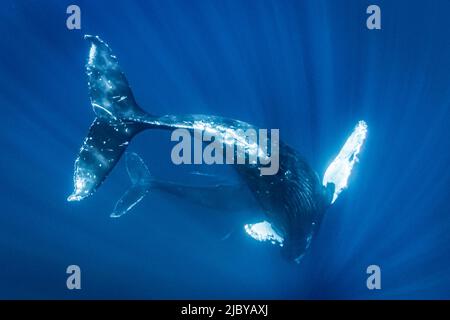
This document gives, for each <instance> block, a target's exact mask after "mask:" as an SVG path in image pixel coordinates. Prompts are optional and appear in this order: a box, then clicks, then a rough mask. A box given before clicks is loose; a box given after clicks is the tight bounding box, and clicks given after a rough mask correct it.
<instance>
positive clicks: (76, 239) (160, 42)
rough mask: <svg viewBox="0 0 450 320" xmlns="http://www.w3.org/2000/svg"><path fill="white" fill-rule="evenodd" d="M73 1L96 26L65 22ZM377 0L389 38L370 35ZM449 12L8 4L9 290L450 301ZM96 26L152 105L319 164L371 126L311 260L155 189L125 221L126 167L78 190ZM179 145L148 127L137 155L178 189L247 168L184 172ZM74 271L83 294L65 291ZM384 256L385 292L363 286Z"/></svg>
mask: <svg viewBox="0 0 450 320" xmlns="http://www.w3.org/2000/svg"><path fill="white" fill-rule="evenodd" d="M70 4H77V5H78V6H80V8H81V30H68V29H67V28H66V18H67V17H68V15H67V14H66V8H67V6H68V5H70ZM370 4H377V5H378V6H380V8H381V19H382V20H381V21H382V22H381V23H382V29H381V30H368V29H367V27H366V19H367V17H368V15H367V14H366V8H367V7H368V6H369V5H370ZM449 12H450V1H447V0H434V1H412V0H407V1H406V0H404V1H403V0H396V1H387V0H374V1H363V0H361V1H360V0H342V1H336V0H328V1H327V0H311V1H306V0H295V1H284V0H277V1H269V0H259V1H257V0H244V1H237V0H229V1H223V0H214V1H207V0H204V1H197V0H195V1H181V0H180V1H82V0H76V1H60V0H58V1H31V0H28V1H26V0H23V1H11V0H5V1H2V3H1V5H0V30H1V31H0V32H1V35H2V37H1V42H0V106H1V111H2V112H1V114H2V122H1V126H0V143H1V148H2V149H1V156H0V181H1V183H0V200H1V201H0V203H1V209H0V298H2V299H12V298H31V299H48V298H56V299H79V298H83V299H94V298H97V299H98V298H100V299H103V298H113V299H165V298H169V299H182V298H187V299H189V298H194V299H196V298H203V299H213V298H214V299H215V298H236V299H240V298H245V299H252V298H253V299H379V298H384V299H399V298H401V299H417V298H425V299H429V298H438V299H439V298H447V299H448V298H450V251H449V249H450V232H449V231H450V204H449V196H450V194H449V183H450V175H449V162H450V161H449V160H450V142H449V129H448V128H449V127H448V126H449V121H450V112H449V106H450V89H449V87H450V59H449V57H450V24H449V19H448V15H449ZM84 34H94V35H99V36H100V37H101V38H102V39H103V40H105V41H106V42H107V43H108V44H109V45H110V46H111V48H112V49H113V51H114V53H115V55H117V57H118V59H119V63H120V65H121V67H122V69H123V70H124V72H125V74H126V75H127V78H128V81H129V82H130V84H131V86H132V89H133V92H134V95H135V97H136V100H137V101H138V103H139V104H140V105H141V106H142V107H143V108H144V109H145V110H147V111H148V112H150V113H152V114H157V115H162V114H188V113H202V114H215V115H220V116H226V117H230V118H236V119H239V120H243V121H246V122H249V123H252V124H255V125H257V126H259V127H262V128H279V129H280V135H281V139H282V140H284V141H285V142H287V143H288V144H290V145H291V146H292V147H294V148H295V149H297V150H298V151H299V152H300V153H301V154H302V155H303V156H304V157H305V158H306V159H307V160H308V162H309V163H310V164H311V166H312V167H313V168H314V169H315V170H316V171H317V173H318V174H319V175H320V176H321V175H322V174H323V173H324V171H325V169H326V167H327V166H328V165H329V163H330V162H331V160H332V159H333V158H334V156H335V155H336V154H337V152H338V151H339V149H340V148H341V146H342V144H343V143H344V142H345V139H346V137H347V136H348V135H349V134H350V133H351V131H352V129H353V127H354V125H355V124H356V123H357V121H358V120H362V119H364V120H365V121H366V122H367V124H368V126H369V134H368V139H367V141H366V144H365V146H364V148H363V150H362V151H361V154H360V162H359V163H358V164H357V165H356V167H355V169H354V172H353V174H352V176H351V178H350V181H349V188H348V189H347V190H346V191H344V192H343V193H342V194H341V195H340V197H339V199H338V200H337V201H336V203H335V204H334V205H333V206H332V207H331V208H330V209H329V210H328V212H327V215H326V216H325V219H324V221H323V224H322V226H321V229H320V232H319V234H318V235H317V237H316V238H315V241H314V242H313V244H312V246H311V248H310V251H309V252H308V254H307V255H306V256H305V257H304V259H303V260H302V262H301V263H300V264H294V263H291V262H289V261H286V260H284V259H283V258H282V257H281V254H280V252H279V248H277V247H275V246H271V245H269V244H265V243H259V242H256V241H254V240H252V239H251V238H250V237H248V236H246V235H244V233H243V228H242V226H243V225H242V224H240V225H238V226H237V229H234V230H235V231H234V232H232V233H231V235H230V237H229V238H228V239H226V240H223V234H222V233H221V232H222V230H221V229H222V227H223V225H222V224H223V221H226V220H230V221H234V220H233V219H235V218H234V217H233V218H232V217H230V218H229V219H228V216H227V215H228V214H229V213H228V212H224V211H223V210H222V211H221V210H220V208H217V210H211V209H206V208H203V207H201V206H198V205H195V204H193V203H190V202H189V201H182V200H183V199H178V198H174V197H171V196H169V195H165V194H162V193H158V192H150V194H149V195H148V196H147V197H146V198H145V199H144V200H143V201H142V202H141V203H139V204H138V205H137V206H136V207H135V208H134V209H133V210H132V212H130V213H129V214H127V215H126V216H123V217H121V218H120V219H111V218H110V217H109V215H110V213H111V212H112V209H113V207H114V203H115V202H116V201H117V199H119V197H120V196H121V195H122V194H123V192H124V191H125V190H126V189H127V188H128V186H129V185H130V182H129V179H128V177H127V174H126V170H125V165H124V161H123V159H122V160H121V162H120V163H119V164H118V166H117V167H116V168H115V170H114V171H113V172H112V173H111V175H110V176H109V177H108V179H107V180H106V181H105V183H104V185H103V186H102V187H101V188H100V189H99V190H98V191H97V192H96V193H95V194H94V195H93V196H92V197H90V198H88V199H86V200H83V201H81V202H79V203H69V202H67V201H66V198H67V196H68V195H69V194H70V193H71V192H72V188H73V182H72V174H73V164H74V160H75V157H76V155H77V153H78V150H79V148H80V146H81V143H82V141H83V139H84V137H85V135H86V133H87V130H88V127H89V125H90V123H91V122H92V120H93V118H94V113H93V111H92V108H91V106H90V102H89V97H88V91H87V84H86V77H85V73H84V65H85V63H86V59H87V55H88V50H89V46H88V42H86V41H84V40H83V35H84ZM172 146H173V143H172V142H170V134H169V133H168V132H161V131H156V130H155V131H146V132H145V133H143V134H141V135H139V136H138V137H136V138H135V139H134V140H133V142H132V143H131V145H130V147H129V151H135V152H138V153H139V154H140V155H141V156H142V157H143V158H144V159H145V162H146V163H147V165H148V167H149V169H150V172H151V173H152V174H153V175H154V177H155V179H156V178H157V179H160V180H163V181H164V180H170V181H181V182H183V183H191V182H192V183H196V181H195V180H196V179H197V176H198V175H192V174H190V173H189V172H190V171H194V170H195V171H202V170H204V171H205V172H207V173H208V174H212V175H217V176H218V177H220V178H223V177H224V176H225V177H230V178H231V177H232V175H233V173H232V171H231V170H229V169H227V168H217V170H216V168H211V167H208V168H203V167H200V168H197V167H194V168H179V167H176V166H174V165H173V164H172V162H171V161H170V150H171V147H172ZM216 171H217V172H216ZM213 179H214V178H213ZM230 201H238V199H230ZM71 264H76V265H79V266H80V268H81V283H82V284H81V286H82V289H81V290H68V289H67V288H66V279H67V277H68V275H67V274H66V268H67V266H68V265H71ZM371 264H376V265H379V266H380V268H381V284H382V289H381V290H368V289H367V287H366V279H367V277H368V275H367V273H366V268H367V267H368V266H369V265H371Z"/></svg>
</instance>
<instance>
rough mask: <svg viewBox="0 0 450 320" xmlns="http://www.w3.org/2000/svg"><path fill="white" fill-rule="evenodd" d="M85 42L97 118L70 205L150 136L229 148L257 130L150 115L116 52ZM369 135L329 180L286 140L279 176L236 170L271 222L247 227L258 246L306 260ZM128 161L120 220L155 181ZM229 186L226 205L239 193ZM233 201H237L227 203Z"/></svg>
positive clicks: (348, 150)
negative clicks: (184, 133) (202, 140)
mask: <svg viewBox="0 0 450 320" xmlns="http://www.w3.org/2000/svg"><path fill="white" fill-rule="evenodd" d="M85 39H86V40H88V41H89V42H90V50H89V57H88V62H87V64H86V75H87V79H88V90H89V96H90V101H91V105H92V107H93V110H94V113H95V116H96V117H95V119H94V121H93V122H92V124H91V126H90V128H89V132H88V134H87V136H86V138H85V139H84V141H83V143H82V146H81V149H80V151H79V153H78V157H77V158H76V160H75V165H74V174H73V183H74V191H73V193H72V194H71V195H70V196H69V197H68V198H67V200H68V201H80V200H82V199H85V198H87V197H89V196H90V195H92V194H93V193H94V192H95V191H96V190H97V189H98V188H99V187H100V185H101V184H102V182H103V181H104V180H105V179H106V177H107V176H108V174H109V173H110V172H111V170H112V169H113V168H114V167H115V165H116V164H117V162H118V161H119V159H120V158H121V156H122V155H123V153H124V151H125V150H126V148H127V147H128V145H129V142H130V141H131V139H132V138H133V137H134V136H135V135H137V134H138V133H140V132H142V131H143V130H148V129H164V130H174V129H188V130H196V129H204V130H208V131H209V132H213V133H214V136H215V137H221V142H222V143H224V144H227V143H229V142H228V141H229V140H228V139H227V137H228V135H229V133H230V132H233V133H235V132H242V130H244V131H245V130H247V129H254V130H258V128H257V127H255V126H253V125H251V124H249V123H246V122H243V121H239V120H235V119H229V118H224V117H219V116H211V115H163V116H157V115H153V114H150V113H148V112H146V111H144V109H142V108H141V107H140V106H139V105H138V104H137V102H136V100H135V98H134V96H133V93H132V91H131V89H130V86H129V84H128V81H127V79H126V77H125V75H124V73H123V72H122V70H121V68H120V67H119V64H118V60H117V57H116V56H115V55H114V54H113V52H112V50H111V49H110V47H109V46H108V45H107V44H106V43H105V42H104V41H103V40H101V39H100V38H99V37H98V36H91V35H86V36H85ZM366 134H367V125H366V123H365V122H364V121H359V122H358V124H357V125H356V127H355V129H354V130H353V132H352V134H351V135H350V137H349V138H348V139H347V141H346V142H345V144H344V146H343V147H342V149H341V151H340V152H339V154H338V155H337V157H336V158H335V159H334V160H333V161H332V163H331V164H330V166H329V167H328V169H327V170H326V172H325V174H324V176H323V179H322V181H321V180H320V179H319V176H318V174H317V173H316V172H315V171H314V170H313V169H312V168H311V166H310V165H309V164H308V163H307V162H306V160H304V159H303V158H302V157H301V156H300V155H299V154H298V153H297V152H296V151H295V150H294V149H293V148H291V147H290V146H288V145H287V144H285V143H284V142H282V141H279V170H278V172H277V173H276V174H275V175H261V170H260V169H261V164H258V163H247V164H241V165H233V167H234V168H235V169H236V171H237V173H238V176H239V177H240V179H241V181H242V183H243V184H244V185H245V187H246V190H248V194H249V195H250V196H251V197H252V198H253V200H254V201H253V200H252V201H253V203H252V205H251V206H252V207H253V208H255V210H258V211H259V213H261V214H262V215H263V216H264V220H263V221H261V222H258V223H252V224H250V223H249V224H246V225H245V226H244V229H245V231H246V232H247V234H248V235H250V236H251V237H252V238H254V239H256V240H259V241H270V242H272V243H275V244H278V245H280V247H281V251H282V253H283V256H284V257H286V258H287V259H289V260H291V261H295V262H299V261H300V260H301V258H302V257H303V255H304V254H305V252H306V250H307V249H308V248H309V247H310V244H311V240H312V239H313V237H314V235H315V234H316V233H317V231H318V229H319V226H320V224H321V222H322V220H323V217H324V214H325V212H326V210H327V209H328V208H329V207H330V206H331V204H332V203H333V202H334V201H335V200H336V198H337V197H338V195H339V193H340V192H341V191H342V190H343V189H345V188H346V187H347V181H348V178H349V176H350V173H351V171H352V168H353V166H354V164H355V163H356V161H357V159H358V154H359V152H360V149H361V147H362V145H363V143H364V141H365V139H366ZM242 138H243V139H237V140H234V141H233V142H232V143H241V144H244V150H245V151H246V152H247V153H251V152H258V151H255V150H254V148H252V147H251V146H249V145H246V141H245V137H242ZM269 140H270V138H269ZM268 143H270V141H269V142H268ZM127 158H128V159H127V168H128V173H129V176H130V178H131V181H132V187H131V188H130V189H129V190H128V191H127V192H126V193H125V194H124V196H123V197H122V198H121V199H120V200H119V201H118V203H117V204H116V208H115V210H114V212H113V214H112V216H113V217H118V216H121V215H122V214H124V213H126V212H127V211H128V210H130V209H131V208H132V207H133V206H134V205H135V204H136V203H138V202H139V201H140V200H141V199H142V198H143V197H144V196H145V195H146V193H147V192H148V190H149V187H150V185H151V184H154V183H155V181H153V180H152V179H151V176H150V174H149V172H148V169H147V168H146V166H145V164H144V163H143V161H142V160H141V159H140V157H139V156H137V155H136V154H130V156H129V157H127ZM158 187H159V188H161V189H163V188H166V190H172V191H171V192H175V191H176V190H177V188H179V186H175V185H170V184H168V183H166V184H161V183H159V185H158ZM222 187H223V188H222V191H223V192H224V196H225V199H226V197H227V196H231V194H232V193H233V192H236V191H239V190H236V189H233V188H228V189H227V188H225V187H224V186H222ZM174 190H175V191H174ZM178 190H179V191H180V189H178ZM219 190H220V189H219ZM200 200H201V197H200ZM228 201H229V202H232V201H234V199H233V198H228ZM252 201H251V202H252Z"/></svg>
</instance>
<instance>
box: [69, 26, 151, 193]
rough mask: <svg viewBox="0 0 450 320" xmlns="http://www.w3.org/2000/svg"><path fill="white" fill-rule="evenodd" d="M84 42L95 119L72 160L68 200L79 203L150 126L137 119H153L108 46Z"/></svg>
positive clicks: (97, 41) (94, 39) (92, 40)
mask: <svg viewBox="0 0 450 320" xmlns="http://www.w3.org/2000/svg"><path fill="white" fill-rule="evenodd" d="M85 39H86V40H88V41H89V42H90V44H91V47H90V50H89V59H88V62H87V64H86V75H87V78H88V88H89V96H90V100H91V105H92V107H93V109H94V112H95V115H96V118H95V119H94V122H93V123H92V125H91V127H90V129H89V132H88V135H87V137H86V138H85V139H84V142H83V144H82V146H81V149H80V151H79V154H78V157H77V159H76V160H75V167H74V176H73V183H74V191H73V193H72V194H71V195H70V196H69V197H68V198H67V200H68V201H79V200H82V199H84V198H86V197H88V196H90V195H91V194H93V193H94V192H95V190H96V189H97V188H98V187H99V186H100V184H101V183H102V182H103V181H104V180H105V178H106V177H107V175H108V174H109V173H110V172H111V170H112V169H113V168H114V166H115V165H116V163H117V162H118V161H119V159H120V157H121V156H122V154H123V152H124V151H125V149H126V148H127V146H128V144H129V142H130V140H131V139H132V138H133V137H134V136H135V135H136V134H137V133H139V132H140V131H142V130H143V129H145V128H148V127H149V126H151V125H149V124H144V123H143V122H142V121H139V120H142V119H144V118H145V119H151V118H153V117H152V116H151V115H149V114H148V113H146V112H145V111H144V110H142V109H141V108H140V107H139V106H138V105H137V103H136V101H135V99H134V96H133V93H132V92H131V89H130V86H129V84H128V81H127V79H126V77H125V75H124V73H123V72H122V70H121V69H120V67H119V64H118V61H117V58H116V56H114V55H113V53H112V51H111V49H110V48H109V46H108V45H107V44H106V43H105V42H104V41H102V40H101V39H100V38H99V37H97V36H89V35H86V36H85Z"/></svg>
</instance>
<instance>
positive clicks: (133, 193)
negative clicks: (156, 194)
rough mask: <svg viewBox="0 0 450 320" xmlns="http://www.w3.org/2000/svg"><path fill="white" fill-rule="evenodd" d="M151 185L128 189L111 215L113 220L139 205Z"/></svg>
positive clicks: (135, 186)
mask: <svg viewBox="0 0 450 320" xmlns="http://www.w3.org/2000/svg"><path fill="white" fill-rule="evenodd" d="M149 188H150V186H149V185H143V184H141V185H133V186H132V187H131V188H130V189H128V190H127V191H126V192H125V193H124V195H123V196H122V197H121V198H120V199H119V200H118V201H117V203H116V206H115V207H114V211H113V213H112V214H111V216H110V217H111V218H119V217H121V216H123V215H124V214H125V213H127V212H128V211H130V210H131V209H132V208H133V207H134V206H135V205H137V204H138V203H139V202H140V201H141V200H142V199H143V198H144V197H145V195H146V194H147V192H148V190H149Z"/></svg>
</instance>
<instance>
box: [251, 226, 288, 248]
mask: <svg viewBox="0 0 450 320" xmlns="http://www.w3.org/2000/svg"><path fill="white" fill-rule="evenodd" d="M244 230H245V232H246V233H247V234H248V235H249V236H250V237H252V238H253V239H255V240H258V241H261V242H264V241H270V243H272V244H278V245H279V246H281V247H282V246H283V242H284V238H283V237H282V236H281V235H279V234H278V233H277V232H276V231H275V230H274V229H273V227H272V225H271V224H270V223H269V222H267V221H262V222H258V223H254V224H246V225H245V226H244Z"/></svg>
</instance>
